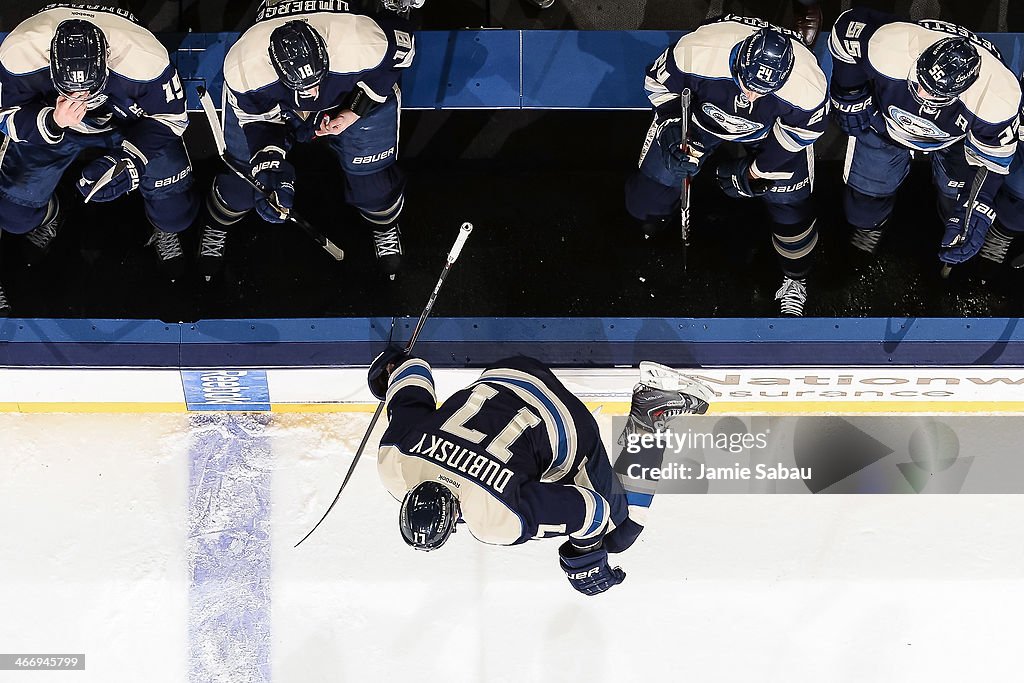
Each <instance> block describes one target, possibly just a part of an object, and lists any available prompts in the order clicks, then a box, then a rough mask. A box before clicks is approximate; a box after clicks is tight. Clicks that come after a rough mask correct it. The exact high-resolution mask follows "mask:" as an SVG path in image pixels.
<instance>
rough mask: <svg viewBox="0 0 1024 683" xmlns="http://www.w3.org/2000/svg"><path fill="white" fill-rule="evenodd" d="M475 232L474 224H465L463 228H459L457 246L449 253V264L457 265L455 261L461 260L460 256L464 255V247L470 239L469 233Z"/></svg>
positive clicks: (454, 245)
mask: <svg viewBox="0 0 1024 683" xmlns="http://www.w3.org/2000/svg"><path fill="white" fill-rule="evenodd" d="M471 232H473V224H472V223H463V224H462V227H461V228H459V236H458V237H456V238H455V244H453V245H452V250H451V251H450V252H448V263H449V264H451V263H455V260H456V259H457V258H459V254H461V253H462V247H463V245H465V244H466V240H467V239H469V233H471Z"/></svg>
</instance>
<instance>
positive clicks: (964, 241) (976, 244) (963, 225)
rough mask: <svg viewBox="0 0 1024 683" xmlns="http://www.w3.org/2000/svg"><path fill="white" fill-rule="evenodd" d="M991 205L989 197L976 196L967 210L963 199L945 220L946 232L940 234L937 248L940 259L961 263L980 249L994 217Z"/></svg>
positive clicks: (994, 212)
mask: <svg viewBox="0 0 1024 683" xmlns="http://www.w3.org/2000/svg"><path fill="white" fill-rule="evenodd" d="M992 205H993V201H992V200H991V199H989V198H984V197H978V199H977V201H975V202H974V206H973V207H971V209H970V210H969V211H968V208H967V201H966V200H964V202H963V204H962V205H961V206H959V207H958V208H957V210H956V212H955V213H954V214H953V215H952V216H951V217H950V219H949V220H948V221H947V222H946V232H945V233H943V235H942V247H941V248H940V249H939V260H940V261H942V262H943V263H951V264H957V263H963V262H964V261H966V260H968V259H970V258H971V257H972V256H974V255H975V254H977V253H978V252H979V251H981V245H983V244H984V243H985V236H986V235H988V231H989V229H990V228H991V227H992V223H993V222H994V221H995V219H996V211H995V209H993V208H992Z"/></svg>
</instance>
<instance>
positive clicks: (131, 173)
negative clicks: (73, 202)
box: [76, 148, 146, 202]
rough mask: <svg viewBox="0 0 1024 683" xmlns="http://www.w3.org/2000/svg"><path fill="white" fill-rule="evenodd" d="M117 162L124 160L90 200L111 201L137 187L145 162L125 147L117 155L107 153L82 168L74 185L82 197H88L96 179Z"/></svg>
mask: <svg viewBox="0 0 1024 683" xmlns="http://www.w3.org/2000/svg"><path fill="white" fill-rule="evenodd" d="M118 162H124V167H123V168H122V170H121V172H120V173H118V174H117V175H115V176H114V177H112V178H111V179H110V180H109V181H108V182H107V183H106V184H105V185H103V186H102V187H101V188H100V189H98V190H97V191H96V194H94V195H93V196H92V199H91V200H90V201H93V202H111V201H114V200H115V199H117V198H118V197H121V196H123V195H126V194H128V193H129V192H131V191H132V190H135V189H138V187H139V179H140V178H141V177H142V173H143V172H144V171H145V170H146V164H145V163H144V162H143V161H142V159H141V158H140V157H138V156H136V155H135V154H133V153H132V152H129V151H128V150H127V149H124V148H122V149H121V153H120V155H118V156H114V155H109V154H108V155H107V156H103V157H100V158H99V159H97V160H96V161H93V162H92V163H90V164H89V165H88V166H86V167H85V168H84V169H82V177H81V178H79V179H78V184H77V185H76V187H77V188H78V191H79V192H80V193H81V194H82V196H83V197H88V196H89V193H91V192H92V191H93V188H94V187H95V186H96V183H97V181H99V180H100V179H101V178H102V177H103V175H104V174H105V173H106V172H107V171H109V170H110V169H112V168H114V166H116V165H117V164H118Z"/></svg>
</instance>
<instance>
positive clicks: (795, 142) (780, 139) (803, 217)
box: [626, 15, 828, 316]
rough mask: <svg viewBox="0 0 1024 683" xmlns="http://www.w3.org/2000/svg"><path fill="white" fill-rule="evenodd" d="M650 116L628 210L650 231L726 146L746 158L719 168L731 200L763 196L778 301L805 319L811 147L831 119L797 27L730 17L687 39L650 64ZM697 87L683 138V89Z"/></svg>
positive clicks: (811, 223)
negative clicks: (779, 275)
mask: <svg viewBox="0 0 1024 683" xmlns="http://www.w3.org/2000/svg"><path fill="white" fill-rule="evenodd" d="M646 88H647V93H648V96H649V98H650V100H651V103H652V104H653V105H654V109H655V113H654V122H653V123H652V124H651V128H650V130H649V131H648V133H647V139H646V141H645V143H644V146H643V151H642V152H641V156H640V168H639V170H638V171H637V172H636V173H634V174H633V175H632V176H631V177H630V179H629V180H628V181H627V183H626V207H627V209H628V210H629V212H630V214H632V215H633V216H634V217H635V218H636V219H638V220H640V221H642V222H643V223H644V227H643V229H644V231H645V232H646V233H647V234H653V233H655V232H658V231H660V230H661V229H662V228H663V227H665V226H667V225H668V223H669V221H671V220H672V218H673V216H674V215H676V214H677V207H678V205H679V196H680V185H681V183H682V182H683V181H684V179H686V178H687V177H689V176H693V175H696V174H697V173H698V172H699V171H700V170H701V169H702V168H703V166H704V164H705V162H706V161H707V159H708V158H709V157H710V156H711V155H712V153H713V152H714V151H715V150H716V149H717V148H718V147H719V146H720V145H722V143H724V142H733V143H738V144H740V145H742V147H743V150H744V156H742V157H740V158H738V159H730V158H724V159H722V160H721V161H720V162H719V163H718V167H717V168H716V170H715V172H716V174H717V176H718V181H719V184H720V186H721V188H722V191H723V192H725V193H726V194H727V195H728V196H730V197H735V198H751V197H757V198H759V199H760V200H761V201H762V202H764V205H765V208H766V209H767V210H768V214H769V216H770V218H771V222H772V242H773V244H774V246H775V251H776V253H777V255H778V261H779V265H780V266H781V268H782V272H783V274H784V277H783V280H782V287H781V288H780V289H779V291H778V292H777V293H776V295H775V298H776V299H778V300H779V301H780V307H781V312H782V314H783V315H794V316H799V315H803V310H804V303H805V302H806V300H807V288H806V284H805V280H804V278H805V277H806V275H807V272H808V270H809V269H810V265H811V254H812V252H813V250H814V247H815V245H816V244H817V241H818V234H817V232H816V230H815V216H814V209H813V206H812V202H811V192H812V190H813V183H814V151H813V144H814V141H815V140H817V139H818V138H819V137H820V136H821V134H822V133H823V132H824V131H825V127H826V125H827V122H828V117H827V107H828V101H827V97H826V84H825V75H824V74H823V73H822V71H821V68H820V67H819V66H818V63H817V62H816V61H815V59H814V55H813V54H811V52H810V51H809V50H808V49H807V48H806V47H804V45H803V44H802V43H801V42H800V39H799V38H798V37H797V35H796V33H794V32H793V31H790V30H788V29H783V28H779V27H774V26H771V25H769V24H767V23H766V22H764V21H761V20H760V19H750V18H745V17H737V16H734V15H726V16H725V17H723V18H721V19H718V20H715V21H713V22H711V23H709V24H705V25H704V26H701V27H700V28H698V29H697V30H695V31H693V32H692V33H688V34H686V35H685V36H683V37H682V38H681V39H680V40H679V42H678V43H676V44H675V45H674V46H672V47H670V48H669V49H667V50H666V51H665V52H664V53H663V54H662V55H661V56H660V57H659V58H658V59H657V60H656V61H655V62H654V64H652V65H651V66H650V67H649V68H648V70H647V81H646ZM685 88H688V89H689V90H690V93H691V97H692V99H691V103H690V111H689V114H688V115H689V120H690V122H691V124H690V126H689V131H690V133H689V139H688V140H683V139H682V116H683V115H684V113H683V111H682V106H681V100H680V93H682V92H683V90H684V89H685Z"/></svg>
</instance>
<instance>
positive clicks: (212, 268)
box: [196, 221, 228, 282]
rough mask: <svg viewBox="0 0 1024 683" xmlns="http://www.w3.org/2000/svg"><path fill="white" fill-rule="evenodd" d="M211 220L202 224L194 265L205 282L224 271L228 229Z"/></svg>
mask: <svg viewBox="0 0 1024 683" xmlns="http://www.w3.org/2000/svg"><path fill="white" fill-rule="evenodd" d="M216 225H217V224H216V223H214V222H213V221H207V222H206V223H204V224H203V229H202V234H201V235H200V238H199V258H198V260H197V262H196V266H197V268H198V269H199V274H200V275H202V276H203V279H204V280H205V281H206V282H210V281H211V280H213V279H214V278H216V277H219V276H220V274H221V273H223V272H224V253H225V251H226V250H227V240H228V231H227V230H224V229H222V228H219V227H214V226H216Z"/></svg>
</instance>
